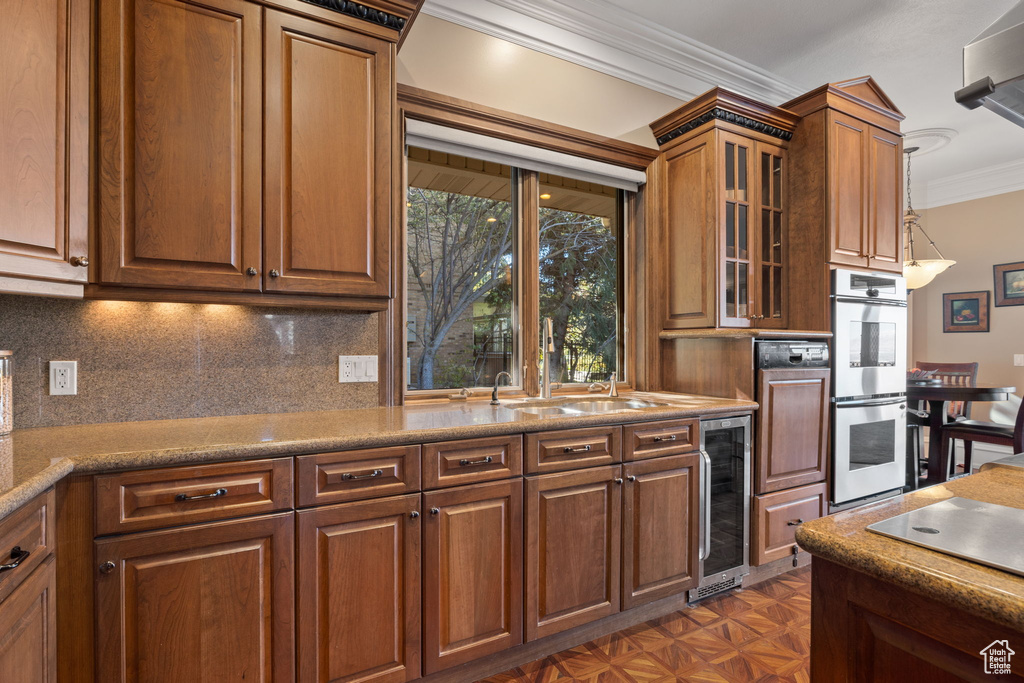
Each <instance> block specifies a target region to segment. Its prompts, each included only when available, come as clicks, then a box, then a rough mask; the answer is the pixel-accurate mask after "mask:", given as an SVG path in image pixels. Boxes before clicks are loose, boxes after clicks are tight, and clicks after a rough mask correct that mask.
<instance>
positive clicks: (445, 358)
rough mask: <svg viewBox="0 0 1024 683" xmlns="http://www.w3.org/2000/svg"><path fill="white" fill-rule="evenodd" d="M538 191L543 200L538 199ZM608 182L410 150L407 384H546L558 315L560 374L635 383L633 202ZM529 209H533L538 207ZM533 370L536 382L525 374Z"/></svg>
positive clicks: (556, 363)
mask: <svg viewBox="0 0 1024 683" xmlns="http://www.w3.org/2000/svg"><path fill="white" fill-rule="evenodd" d="M527 193H531V194H533V193H535V194H536V196H535V197H529V198H527V197H526V194H527ZM626 197H627V193H626V192H625V191H623V190H618V189H615V188H613V187H609V186H606V185H602V184H599V183H596V182H590V181H585V180H579V179H575V178H572V177H568V176H563V175H554V174H549V173H537V172H534V171H530V170H526V169H519V168H515V167H512V166H508V165H503V164H500V163H496V162H491V161H484V160H480V159H475V158H472V157H467V156H460V155H457V154H454V153H449V152H441V151H435V150H428V149H425V148H421V147H415V146H410V147H409V148H408V185H407V196H406V216H407V217H406V235H407V247H406V253H407V260H406V269H407V278H406V302H405V305H406V329H407V332H406V351H407V353H406V363H407V367H406V376H407V381H406V387H407V390H409V391H429V390H443V389H444V390H447V389H457V388H461V387H482V386H490V385H491V384H493V382H494V378H495V376H496V375H497V374H498V373H499V372H502V371H505V372H508V373H509V374H510V375H511V376H512V378H513V380H512V382H511V384H512V385H513V386H519V387H522V388H524V389H526V390H527V391H528V392H529V393H536V388H535V387H531V386H526V385H527V384H530V383H536V382H537V380H538V378H539V372H536V373H535V372H530V370H529V369H528V368H527V367H524V363H529V362H534V363H535V362H537V360H538V358H540V357H542V356H543V350H542V349H541V348H540V332H539V331H540V329H541V323H542V321H543V319H544V318H551V319H552V326H553V329H554V334H555V351H554V353H553V354H552V357H551V358H550V359H549V361H550V362H549V367H550V369H551V378H552V381H555V382H561V383H563V384H572V383H589V382H593V381H605V380H607V379H608V377H609V376H610V375H611V373H613V372H616V373H618V378H619V380H620V381H621V380H624V379H625V373H624V364H623V355H624V354H623V341H622V339H623V335H622V334H621V328H622V300H623V296H622V285H623V274H622V263H623V258H622V254H623V244H624V240H623V235H624V229H623V227H624V214H625V212H624V202H625V201H626ZM524 207H532V208H531V209H529V210H527V209H525V208H524ZM524 373H526V374H527V377H526V378H524Z"/></svg>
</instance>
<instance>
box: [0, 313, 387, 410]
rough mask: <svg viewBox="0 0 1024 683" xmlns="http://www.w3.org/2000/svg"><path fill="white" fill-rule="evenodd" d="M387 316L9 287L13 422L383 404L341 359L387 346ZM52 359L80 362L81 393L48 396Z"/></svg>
mask: <svg viewBox="0 0 1024 683" xmlns="http://www.w3.org/2000/svg"><path fill="white" fill-rule="evenodd" d="M377 315H378V314H366V313H343V312H338V311H327V310H305V309H284V308H281V309H277V308H255V307H247V306H222V305H212V304H164V303H136V302H120V301H76V300H66V299H47V298H41V297H21V296H8V295H0V349H10V350H12V351H14V426H15V428H16V429H17V428H26V427H51V426H58V425H71V424H89V423H97V422H129V421H135V420H161V419H171V418H186V417H204V416H210V415H245V414H256V413H279V412H294V411H299V410H333V409H341V408H369V407H373V406H376V405H377V402H378V394H377V391H378V388H377V384H376V383H364V384H340V383H339V382H338V356H339V355H342V354H344V355H374V354H376V353H377ZM51 360H74V361H78V395H76V396H50V395H49V375H48V362H49V361H51Z"/></svg>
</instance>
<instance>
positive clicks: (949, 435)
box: [941, 403, 1024, 474]
mask: <svg viewBox="0 0 1024 683" xmlns="http://www.w3.org/2000/svg"><path fill="white" fill-rule="evenodd" d="M954 439H963V442H964V446H965V447H966V446H968V445H969V444H970V443H971V442H973V441H979V442H981V443H991V444H996V445H999V446H1010V447H1011V448H1012V449H1013V452H1014V453H1024V403H1021V406H1020V408H1018V409H1017V419H1016V421H1015V422H1014V423H1013V424H1012V425H1007V424H999V423H997V422H981V421H977V420H959V421H957V422H948V423H946V424H945V425H943V426H942V444H941V446H942V448H949V445H950V444H951V443H953V440H954ZM970 458H971V456H970V451H969V450H966V449H965V451H964V472H966V473H967V474H970V473H971V470H970V466H971V460H970Z"/></svg>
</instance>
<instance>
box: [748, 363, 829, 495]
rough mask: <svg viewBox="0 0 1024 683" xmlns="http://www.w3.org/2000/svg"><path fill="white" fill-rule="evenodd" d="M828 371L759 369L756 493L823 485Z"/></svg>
mask: <svg viewBox="0 0 1024 683" xmlns="http://www.w3.org/2000/svg"><path fill="white" fill-rule="evenodd" d="M830 377H831V375H830V373H829V370H828V368H822V369H820V370H813V369H804V370H760V371H759V376H758V392H757V401H758V403H760V404H761V409H760V410H759V411H758V415H757V424H758V428H757V457H756V459H755V468H756V471H755V475H754V489H755V493H770V492H772V491H780V490H782V489H788V488H791V487H793V486H802V485H803V484H813V483H816V482H819V481H825V467H826V466H827V463H828V424H829V414H828V410H829V393H830V384H829V378H830Z"/></svg>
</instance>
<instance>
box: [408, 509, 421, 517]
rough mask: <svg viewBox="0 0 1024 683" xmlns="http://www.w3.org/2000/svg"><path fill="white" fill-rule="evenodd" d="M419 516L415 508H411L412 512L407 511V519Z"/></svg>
mask: <svg viewBox="0 0 1024 683" xmlns="http://www.w3.org/2000/svg"><path fill="white" fill-rule="evenodd" d="M419 516H420V513H419V511H417V510H413V511H412V512H410V513H409V519H416V518H417V517H419Z"/></svg>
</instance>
